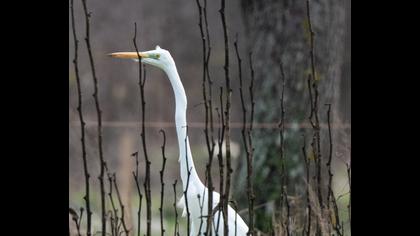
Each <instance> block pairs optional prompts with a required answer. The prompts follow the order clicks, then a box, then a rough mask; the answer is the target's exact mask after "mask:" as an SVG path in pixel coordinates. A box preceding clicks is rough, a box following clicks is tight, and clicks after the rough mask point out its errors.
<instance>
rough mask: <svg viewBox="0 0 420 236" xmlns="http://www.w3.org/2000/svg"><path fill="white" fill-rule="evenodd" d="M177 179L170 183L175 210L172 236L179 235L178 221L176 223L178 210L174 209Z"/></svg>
mask: <svg viewBox="0 0 420 236" xmlns="http://www.w3.org/2000/svg"><path fill="white" fill-rule="evenodd" d="M177 182H178V180H175V182H174V183H173V184H172V186H173V189H174V211H175V230H174V236H179V223H178V210H177V209H176V183H177Z"/></svg>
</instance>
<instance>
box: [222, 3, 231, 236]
mask: <svg viewBox="0 0 420 236" xmlns="http://www.w3.org/2000/svg"><path fill="white" fill-rule="evenodd" d="M219 13H220V18H221V21H222V27H223V36H224V46H225V65H224V67H223V68H224V70H225V82H226V91H225V95H226V109H225V116H226V118H225V129H226V133H225V136H226V137H225V139H226V141H225V148H226V169H227V170H226V185H225V190H224V193H223V195H222V196H223V197H222V198H223V199H224V200H223V205H222V206H223V207H222V210H223V222H224V228H223V230H224V235H225V236H227V235H228V234H229V224H228V222H229V220H228V219H229V217H228V202H229V193H230V183H231V174H232V172H233V169H232V166H231V153H230V106H231V103H230V100H231V94H232V89H231V87H230V77H229V38H228V32H227V26H226V16H225V0H221V7H220V10H219Z"/></svg>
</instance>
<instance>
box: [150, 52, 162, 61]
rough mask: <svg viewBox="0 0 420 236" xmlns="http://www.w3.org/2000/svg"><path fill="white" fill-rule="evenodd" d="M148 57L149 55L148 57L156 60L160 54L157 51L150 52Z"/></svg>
mask: <svg viewBox="0 0 420 236" xmlns="http://www.w3.org/2000/svg"><path fill="white" fill-rule="evenodd" d="M149 57H150V58H153V59H156V60H159V58H160V54H158V53H153V54H150V55H149Z"/></svg>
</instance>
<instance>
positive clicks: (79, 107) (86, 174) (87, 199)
mask: <svg viewBox="0 0 420 236" xmlns="http://www.w3.org/2000/svg"><path fill="white" fill-rule="evenodd" d="M73 2H74V0H71V1H70V8H71V25H72V32H73V40H74V59H73V65H74V72H75V75H76V84H77V98H78V101H77V112H78V113H79V120H80V133H81V139H80V141H81V143H82V161H83V174H84V177H85V196H84V197H83V199H84V201H85V205H86V213H87V216H86V223H87V226H86V235H87V236H90V235H92V232H91V227H92V226H91V225H92V223H91V222H92V211H91V209H90V187H89V178H90V175H89V172H88V166H87V159H86V141H85V125H86V123H85V121H84V118H83V107H82V89H81V85H80V75H79V64H78V48H79V40H78V39H77V34H76V25H75V22H74V5H73Z"/></svg>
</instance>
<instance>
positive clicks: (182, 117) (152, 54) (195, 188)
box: [110, 46, 248, 236]
mask: <svg viewBox="0 0 420 236" xmlns="http://www.w3.org/2000/svg"><path fill="white" fill-rule="evenodd" d="M110 56H112V57H115V58H125V59H133V60H135V61H137V62H138V58H139V56H140V58H141V62H142V63H145V64H149V65H152V66H155V67H158V68H160V69H162V70H163V71H164V72H165V73H166V75H167V76H168V78H169V81H170V83H171V85H172V88H173V91H174V95H175V106H176V108H175V125H176V132H177V136H178V146H179V160H178V161H179V162H180V173H181V180H182V187H183V191H184V192H185V190H186V189H187V180H188V170H190V175H189V181H188V182H189V183H188V189H187V191H186V196H187V200H186V199H185V198H184V195H183V197H182V198H181V199H180V201H179V203H178V206H181V207H183V213H182V215H183V216H184V217H185V216H186V215H187V209H186V201H188V210H189V212H190V224H191V225H190V236H197V235H204V234H205V231H206V226H207V224H206V223H207V221H206V218H205V217H204V218H203V217H202V216H207V212H208V207H207V206H208V188H207V187H206V186H205V185H204V184H203V182H201V181H200V179H199V176H198V174H197V171H196V169H195V166H194V161H193V159H192V155H191V150H190V144H189V141H188V137H187V117H186V111H187V96H186V94H185V90H184V86H183V85H182V82H181V79H180V77H179V75H178V71H177V69H176V66H175V61H174V60H173V58H172V56H171V54H170V53H169V52H168V51H167V50H165V49H161V48H160V47H159V46H156V49H155V50H151V51H146V52H139V53H137V52H116V53H111V54H110ZM198 196H200V198H199V197H198ZM219 201H220V194H219V193H217V192H213V203H212V206H213V209H215V208H216V207H217V205H218V203H219ZM200 205H201V206H202V207H200ZM213 213H214V214H213V216H214V218H213V226H212V232H213V235H216V233H215V232H218V235H223V216H222V214H221V212H220V210H219V209H215V210H214V211H213ZM228 218H229V221H228V226H229V236H234V235H237V236H245V235H246V234H247V232H248V226H247V225H246V224H245V222H244V220H243V219H242V218H241V216H240V215H239V214H238V213H236V211H235V210H234V209H233V208H232V207H231V206H229V209H228ZM217 222H219V223H217ZM200 225H201V227H200ZM235 232H236V234H235Z"/></svg>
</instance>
